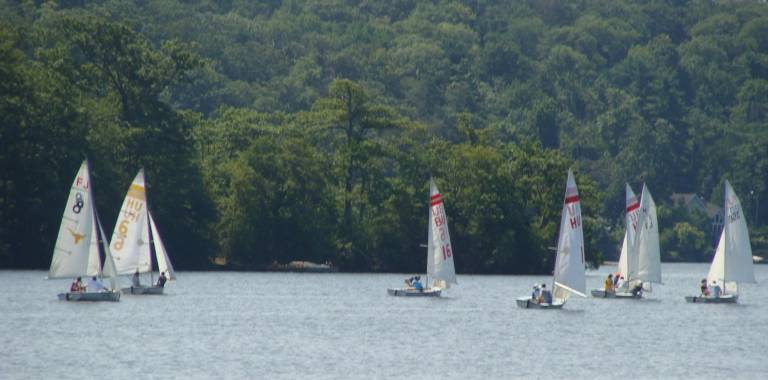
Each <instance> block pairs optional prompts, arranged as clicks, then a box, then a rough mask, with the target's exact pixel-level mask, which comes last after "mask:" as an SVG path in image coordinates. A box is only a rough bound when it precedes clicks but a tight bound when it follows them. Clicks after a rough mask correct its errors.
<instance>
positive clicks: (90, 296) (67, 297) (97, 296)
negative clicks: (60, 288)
mask: <svg viewBox="0 0 768 380" xmlns="http://www.w3.org/2000/svg"><path fill="white" fill-rule="evenodd" d="M59 300H60V301H89V302H104V301H109V302H117V301H120V293H119V292H99V293H87V292H86V293H60V294H59Z"/></svg>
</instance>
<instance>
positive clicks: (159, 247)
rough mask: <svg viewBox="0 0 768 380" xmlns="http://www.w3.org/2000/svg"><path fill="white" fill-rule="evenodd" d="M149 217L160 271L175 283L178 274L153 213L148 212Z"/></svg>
mask: <svg viewBox="0 0 768 380" xmlns="http://www.w3.org/2000/svg"><path fill="white" fill-rule="evenodd" d="M147 215H148V216H149V225H150V227H151V228H152V243H153V245H154V247H155V257H156V258H157V267H158V271H160V272H165V275H166V277H167V278H168V281H173V280H175V279H176V272H174V270H173V265H171V259H169V258H168V253H167V252H166V251H165V245H164V244H163V240H162V239H161V238H160V233H159V232H158V231H157V226H156V225H155V219H154V218H152V213H151V212H149V211H147Z"/></svg>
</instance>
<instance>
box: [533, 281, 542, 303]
mask: <svg viewBox="0 0 768 380" xmlns="http://www.w3.org/2000/svg"><path fill="white" fill-rule="evenodd" d="M540 296H541V288H539V284H533V292H532V293H531V299H532V300H533V302H539V297H540Z"/></svg>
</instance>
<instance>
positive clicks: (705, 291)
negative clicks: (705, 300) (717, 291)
mask: <svg viewBox="0 0 768 380" xmlns="http://www.w3.org/2000/svg"><path fill="white" fill-rule="evenodd" d="M699 288H700V289H701V296H702V297H706V296H708V295H709V287H708V286H707V279H706V278H702V279H701V286H699Z"/></svg>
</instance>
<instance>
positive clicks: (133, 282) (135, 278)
mask: <svg viewBox="0 0 768 380" xmlns="http://www.w3.org/2000/svg"><path fill="white" fill-rule="evenodd" d="M139 280H140V278H139V270H138V269H136V273H134V274H133V277H131V285H132V286H133V287H134V288H138V287H139V286H141V282H140V281H139Z"/></svg>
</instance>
